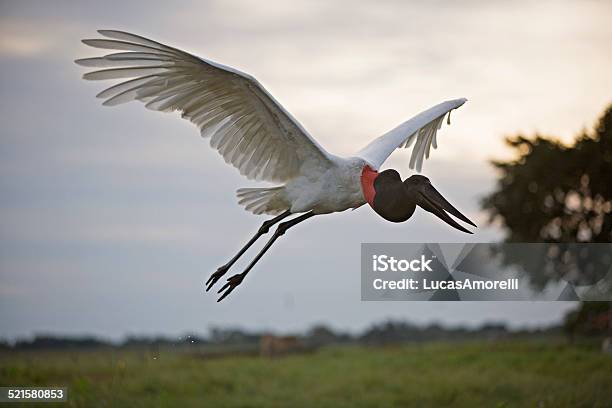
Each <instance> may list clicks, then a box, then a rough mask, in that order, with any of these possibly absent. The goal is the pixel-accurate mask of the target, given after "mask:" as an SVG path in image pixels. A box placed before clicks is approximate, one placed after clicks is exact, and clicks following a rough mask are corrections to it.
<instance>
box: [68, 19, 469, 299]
mask: <svg viewBox="0 0 612 408" xmlns="http://www.w3.org/2000/svg"><path fill="white" fill-rule="evenodd" d="M98 32H99V33H100V34H101V35H102V36H103V37H105V38H101V39H87V40H83V43H85V44H86V45H88V46H91V47H94V48H101V49H105V50H112V51H111V53H110V54H107V55H104V56H101V57H94V58H84V59H78V60H76V61H75V62H76V63H77V64H79V65H82V66H85V67H94V68H102V69H99V70H95V71H92V72H88V73H86V74H84V75H83V78H84V79H88V80H121V81H120V82H119V83H118V84H116V85H114V86H111V87H110V88H107V89H105V90H103V91H102V92H100V93H99V94H98V95H97V97H98V98H102V99H104V102H103V105H105V106H115V105H119V104H122V103H125V102H129V101H133V100H137V101H141V102H142V103H144V104H145V106H146V107H147V108H149V109H152V110H156V111H162V112H173V111H178V112H180V114H181V116H182V117H183V118H185V119H188V120H189V121H191V122H193V123H194V124H195V125H196V126H197V127H198V128H199V129H200V133H201V135H202V136H203V137H205V138H208V139H209V140H210V145H211V146H212V147H213V148H214V149H216V150H217V151H218V152H219V153H220V154H221V155H222V156H223V158H224V159H225V161H226V162H227V163H229V164H231V165H233V166H234V167H236V168H237V169H238V170H239V171H240V174H242V175H244V176H246V177H247V178H249V179H255V180H260V181H267V182H273V183H278V184H280V185H278V186H276V187H266V188H241V189H239V190H238V191H237V196H238V203H239V204H242V205H244V206H245V207H246V209H247V210H248V211H251V212H252V213H254V214H270V215H274V218H271V219H268V220H266V221H264V223H263V224H262V225H261V227H260V228H259V230H258V231H257V232H256V233H255V235H254V236H253V237H252V238H251V240H250V241H249V242H247V243H246V245H245V246H244V247H243V248H242V249H240V251H239V252H238V253H237V254H236V255H235V256H234V257H233V258H232V259H230V260H229V261H228V262H227V263H226V264H225V265H223V266H221V267H219V268H218V269H217V270H216V271H215V272H214V273H213V274H212V275H211V276H210V278H209V279H208V281H207V282H206V285H207V287H206V290H207V291H208V290H210V289H211V288H212V287H213V286H214V285H215V284H216V283H217V282H218V281H219V280H220V279H221V278H222V277H224V276H225V275H226V273H227V272H228V270H229V269H230V268H231V267H232V265H233V264H234V263H235V262H236V261H237V260H238V258H240V256H242V254H244V253H245V252H246V250H247V249H249V247H251V245H253V243H255V241H256V240H257V239H258V238H259V237H261V236H262V235H264V234H267V233H268V232H269V230H270V228H271V227H272V226H274V225H275V224H278V223H280V224H279V225H278V227H277V228H276V230H275V232H274V233H273V234H272V236H271V237H270V239H269V240H268V242H267V243H266V244H265V245H264V247H263V248H262V249H261V251H260V252H259V253H258V254H257V255H256V256H255V258H254V259H253V260H252V261H251V263H250V264H249V265H248V266H247V267H246V269H245V270H244V271H243V272H242V273H239V274H236V275H233V276H231V277H230V278H228V279H227V280H226V282H225V284H224V285H223V286H222V287H221V288H220V289H219V290H218V292H217V293H219V294H221V296H220V297H219V299H218V301H221V300H223V299H224V298H225V297H227V296H228V295H229V294H230V293H231V292H232V291H233V290H234V289H235V288H236V287H237V286H238V285H240V283H241V282H242V281H243V280H244V278H245V276H246V275H247V274H248V273H249V271H250V270H251V269H252V268H253V266H255V264H256V263H257V262H258V261H259V259H260V258H261V257H262V256H263V255H264V253H265V252H266V251H268V249H270V247H271V246H272V244H274V242H275V241H276V240H277V239H278V238H279V237H281V236H282V235H283V234H285V232H286V231H287V230H288V229H289V228H291V227H293V226H295V225H297V224H299V223H301V222H302V221H305V220H307V219H309V218H312V217H314V216H316V215H321V214H330V213H335V212H341V211H345V210H348V209H355V208H358V207H360V206H362V205H364V204H366V203H367V204H369V205H370V207H372V209H373V210H374V211H375V212H376V213H377V214H378V215H380V216H381V217H383V218H384V219H386V220H388V221H391V222H403V221H406V220H407V219H409V218H410V217H411V216H412V215H413V214H414V212H415V209H416V206H419V207H421V208H423V209H424V210H426V211H428V212H430V213H433V214H435V215H436V216H437V217H439V218H440V219H442V220H443V221H444V222H446V223H447V224H449V225H451V226H452V227H454V228H456V229H458V230H460V231H463V232H466V233H471V232H470V231H469V230H467V229H466V228H464V227H463V226H462V225H461V224H459V223H458V222H457V221H455V220H454V219H453V218H452V217H451V216H450V215H453V216H454V217H456V218H458V219H459V220H461V221H463V222H466V223H468V224H470V225H472V226H474V227H475V226H476V225H475V224H474V223H473V222H472V221H470V220H469V219H468V218H467V217H466V216H465V215H463V214H461V213H460V212H459V211H458V210H457V209H456V208H455V207H453V206H452V205H451V204H450V203H449V202H448V201H447V200H446V199H445V198H444V197H443V196H442V195H441V194H440V193H439V192H438V191H437V190H436V189H435V188H434V187H433V186H432V185H431V183H430V182H429V179H427V178H426V177H424V176H421V175H413V176H411V177H409V178H407V179H406V180H404V181H402V179H401V178H400V175H399V173H398V172H397V171H396V170H392V169H388V170H384V171H379V169H380V167H381V165H382V164H383V163H384V162H385V160H386V159H387V157H389V155H391V153H392V152H393V151H394V150H395V149H399V148H408V147H410V146H412V145H414V147H413V148H412V155H411V157H410V168H411V169H414V168H416V169H417V171H418V172H420V171H421V167H422V165H423V159H424V158H428V157H429V153H430V149H431V147H432V146H433V148H434V149H435V148H436V147H437V141H436V133H437V131H438V129H439V128H440V127H441V126H442V123H443V121H444V118H445V117H446V116H447V115H448V119H449V120H448V122H449V124H450V112H451V111H452V110H453V109H457V108H458V107H460V106H461V105H463V104H464V103H465V101H466V100H465V99H455V100H450V101H447V102H443V103H440V104H438V105H436V106H434V107H432V108H430V109H427V110H425V111H423V112H421V113H419V114H418V115H416V116H415V117H413V118H412V119H410V120H408V121H406V122H404V123H402V124H400V125H399V126H397V127H396V128H394V129H392V130H391V131H389V132H387V133H385V134H384V135H382V136H380V137H378V138H376V139H374V140H373V141H372V142H371V143H370V144H368V145H367V146H365V147H364V148H363V149H361V150H359V151H358V152H357V153H355V155H353V156H351V157H339V156H335V155H333V154H331V153H329V152H328V151H327V150H325V149H324V148H323V147H322V146H321V145H319V143H317V141H316V140H315V139H314V138H313V137H312V136H311V135H310V134H309V133H308V132H307V131H306V130H305V129H304V128H303V127H302V126H301V125H300V124H299V123H298V121H297V120H296V119H295V118H294V117H293V116H291V114H290V113H289V112H287V111H286V110H285V109H284V108H283V107H282V106H281V105H280V103H278V102H277V101H276V100H275V99H274V98H273V97H272V95H270V94H269V93H268V92H267V91H266V90H265V89H264V87H263V86H262V85H261V84H260V83H259V82H258V81H257V80H256V79H255V78H253V77H252V76H250V75H248V74H245V73H244V72H241V71H238V70H236V69H234V68H231V67H228V66H225V65H221V64H218V63H216V62H213V61H210V60H206V59H203V58H199V57H196V56H195V55H192V54H189V53H187V52H185V51H181V50H179V49H177V48H174V47H170V46H167V45H164V44H161V43H159V42H156V41H153V40H149V39H147V38H144V37H141V36H138V35H135V34H130V33H126V32H123V31H116V30H99V31H98ZM449 214H450V215H449ZM292 215H296V216H295V217H294V218H290V219H288V220H285V219H287V218H289V217H291V216H292ZM283 220H285V221H283ZM281 221H283V222H281Z"/></svg>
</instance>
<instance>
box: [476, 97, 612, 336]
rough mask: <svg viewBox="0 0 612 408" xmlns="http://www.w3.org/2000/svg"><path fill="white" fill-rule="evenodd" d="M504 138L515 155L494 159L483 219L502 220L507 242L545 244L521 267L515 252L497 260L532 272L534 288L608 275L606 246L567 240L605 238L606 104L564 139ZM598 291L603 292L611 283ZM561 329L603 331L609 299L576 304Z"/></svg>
mask: <svg viewBox="0 0 612 408" xmlns="http://www.w3.org/2000/svg"><path fill="white" fill-rule="evenodd" d="M506 142H507V144H508V145H509V146H510V147H511V148H513V149H515V150H516V152H517V158H516V159H514V160H510V161H494V162H493V165H494V166H495V167H496V168H497V169H498V171H499V173H500V176H499V179H498V181H497V186H496V189H495V191H493V192H492V193H491V194H490V195H489V196H487V197H485V198H484V199H483V201H482V206H483V208H484V209H485V210H486V211H487V212H488V213H489V215H490V219H489V221H490V222H496V223H500V224H501V225H503V227H504V228H505V230H506V241H507V242H546V243H550V244H551V245H550V247H547V248H546V250H545V251H546V253H543V254H542V256H541V257H538V258H537V259H536V260H535V262H537V263H538V264H537V265H535V267H534V265H533V264H531V265H529V268H525V265H522V264H524V263H525V262H527V261H526V260H525V259H523V258H524V257H521V254H520V252H519V251H506V252H504V253H503V254H502V256H503V262H504V263H506V264H514V265H519V266H523V267H524V269H525V270H529V271H531V275H530V280H531V283H532V284H533V285H534V286H536V287H543V286H545V285H546V284H547V283H548V282H549V281H550V280H558V279H562V278H563V279H565V280H566V281H568V282H572V283H575V284H577V285H580V284H592V283H594V282H597V281H600V279H602V278H603V277H604V276H605V274H606V273H608V274H609V270H610V249H609V247H608V246H606V247H604V248H603V249H604V250H602V246H597V245H590V246H587V247H584V248H581V249H580V250H579V251H580V252H579V251H578V250H577V249H575V248H576V247H574V246H571V245H568V244H569V243H576V242H591V243H610V242H612V105H611V106H609V107H608V108H607V109H606V110H605V112H604V114H603V116H602V117H601V118H600V119H599V121H598V122H597V125H596V126H595V129H594V131H593V132H592V133H587V132H582V134H580V135H578V136H577V137H576V140H575V141H574V143H573V144H571V145H565V144H563V143H561V142H559V141H557V140H555V139H552V138H546V137H542V136H540V135H536V136H535V137H533V138H527V137H525V136H523V135H518V136H515V137H511V138H508V139H506ZM551 249H552V250H551ZM531 262H534V260H533V259H532V260H531ZM576 271H578V273H576ZM608 284H609V282H608ZM604 290H605V291H606V293H608V294H609V293H610V290H611V288H610V285H608V287H607V288H606V289H604ZM565 329H566V332H567V333H568V334H570V335H571V336H573V335H575V334H589V335H590V334H595V333H600V334H601V333H605V332H606V331H608V330H610V311H609V305H607V304H606V303H594V302H588V304H587V303H583V304H582V305H581V306H580V307H579V308H578V309H577V310H575V311H574V312H571V313H570V314H568V315H567V316H566V321H565Z"/></svg>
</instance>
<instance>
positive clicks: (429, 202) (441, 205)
mask: <svg viewBox="0 0 612 408" xmlns="http://www.w3.org/2000/svg"><path fill="white" fill-rule="evenodd" d="M423 178H424V177H423ZM425 180H426V181H422V182H419V183H417V188H416V190H417V194H418V196H419V199H417V204H418V205H419V206H420V207H421V208H423V209H424V210H426V211H429V212H430V213H432V214H435V215H437V216H438V217H439V218H440V219H442V220H443V221H444V222H446V223H447V224H448V225H450V226H451V227H454V228H457V229H458V230H459V231H463V232H466V233H468V234H472V232H471V231H469V230H467V229H465V228H464V227H463V226H461V224H459V223H458V222H457V221H455V220H454V219H452V218H451V217H450V216H449V215H448V214H447V213H450V214H451V215H454V216H455V217H457V218H458V219H460V220H461V221H463V222H466V223H468V224H470V225H473V226H474V227H476V224H474V223H473V222H472V221H470V219H469V218H468V217H466V216H465V215H463V214H461V212H459V210H457V209H456V208H455V207H453V206H452V205H451V203H449V202H448V201H447V200H446V199H445V198H444V197H442V194H440V193H439V192H438V190H436V189H435V188H434V186H432V185H431V183H430V182H429V180H427V179H425Z"/></svg>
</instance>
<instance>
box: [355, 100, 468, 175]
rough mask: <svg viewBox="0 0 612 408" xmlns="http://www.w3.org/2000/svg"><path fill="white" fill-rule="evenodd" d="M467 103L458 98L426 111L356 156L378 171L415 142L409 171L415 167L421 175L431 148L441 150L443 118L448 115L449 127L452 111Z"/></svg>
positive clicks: (370, 144)
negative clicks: (401, 150)
mask: <svg viewBox="0 0 612 408" xmlns="http://www.w3.org/2000/svg"><path fill="white" fill-rule="evenodd" d="M465 102H466V99H464V98H462V99H455V100H452V101H447V102H443V103H440V104H438V105H436V106H434V107H433V108H430V109H427V110H426V111H423V112H421V113H419V114H418V115H416V116H415V117H413V118H412V119H409V120H407V121H406V122H404V123H402V124H401V125H399V126H398V127H396V128H395V129H393V130H391V131H389V132H387V133H385V134H384V135H382V136H380V137H378V138H376V139H374V140H373V141H372V142H370V143H369V144H368V145H367V146H366V147H364V148H363V149H361V150H360V151H359V152H357V156H358V157H361V158H363V159H364V160H365V161H367V162H368V163H369V164H370V165H371V166H372V167H373V168H374V169H375V170H378V169H379V168H380V166H381V165H382V164H383V163H384V162H385V160H387V158H388V157H389V156H390V155H391V153H393V151H394V150H395V149H399V148H402V147H403V148H409V147H410V146H411V145H412V144H413V143H414V147H413V148H412V155H411V156H410V168H411V169H414V168H416V170H417V171H419V172H420V171H421V169H422V168H423V160H424V159H425V158H429V153H430V150H431V147H432V146H433V148H434V149H436V148H437V147H438V140H437V132H438V130H439V129H440V128H441V127H442V122H443V121H444V117H445V116H446V115H447V114H448V118H449V121H448V124H450V112H451V111H452V110H454V109H457V108H459V107H460V106H461V105H463V104H464V103H465Z"/></svg>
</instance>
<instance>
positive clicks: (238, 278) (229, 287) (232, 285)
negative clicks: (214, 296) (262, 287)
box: [217, 272, 246, 302]
mask: <svg viewBox="0 0 612 408" xmlns="http://www.w3.org/2000/svg"><path fill="white" fill-rule="evenodd" d="M245 276H246V273H244V272H243V273H239V274H237V275H234V276H232V277H230V278H227V282H226V283H225V285H223V287H222V288H221V289H219V291H218V292H217V293H221V292H223V291H225V293H223V295H221V297H220V298H219V300H217V302H220V301H222V300H223V299H225V298H226V297H227V295H229V294H230V293H232V291H233V290H234V289H236V287H237V286H238V285H240V284H241V283H242V280H243V279H244V277H245Z"/></svg>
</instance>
